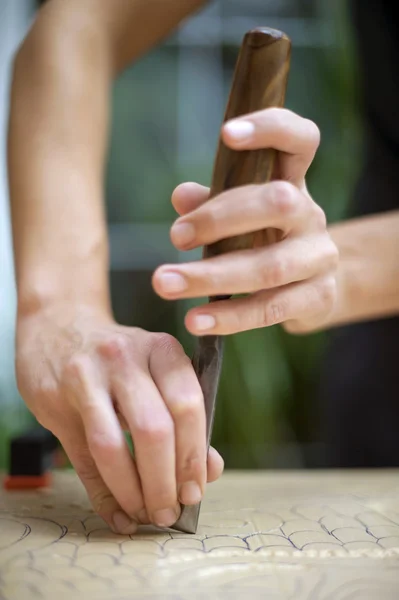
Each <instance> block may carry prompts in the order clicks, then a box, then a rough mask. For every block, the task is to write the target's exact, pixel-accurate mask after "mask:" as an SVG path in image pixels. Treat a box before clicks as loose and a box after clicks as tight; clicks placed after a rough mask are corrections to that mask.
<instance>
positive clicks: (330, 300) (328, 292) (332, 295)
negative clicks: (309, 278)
mask: <svg viewBox="0 0 399 600" xmlns="http://www.w3.org/2000/svg"><path fill="white" fill-rule="evenodd" d="M319 296H320V299H321V301H322V304H323V305H324V306H327V307H331V306H332V305H333V304H334V303H335V300H336V297H337V284H336V280H335V277H333V276H332V275H329V276H328V277H324V278H323V280H322V281H321V282H320V283H319Z"/></svg>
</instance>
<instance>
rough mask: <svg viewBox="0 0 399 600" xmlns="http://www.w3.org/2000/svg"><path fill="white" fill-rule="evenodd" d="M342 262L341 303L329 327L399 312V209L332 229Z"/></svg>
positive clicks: (339, 290) (340, 277)
mask: <svg viewBox="0 0 399 600" xmlns="http://www.w3.org/2000/svg"><path fill="white" fill-rule="evenodd" d="M330 234H331V236H332V239H333V240H334V242H335V243H336V245H337V247H338V249H339V253H340V262H339V268H338V276H337V281H338V302H337V307H336V310H335V312H334V313H333V315H332V317H331V320H330V321H329V322H328V323H326V327H331V326H335V325H340V324H347V323H351V322H356V321H365V320H369V319H379V318H382V317H387V316H393V315H396V314H398V313H399V211H395V212H389V213H384V214H381V215H373V216H370V217H363V218H359V219H356V220H350V221H346V222H343V223H339V224H336V225H333V226H332V227H331V228H330Z"/></svg>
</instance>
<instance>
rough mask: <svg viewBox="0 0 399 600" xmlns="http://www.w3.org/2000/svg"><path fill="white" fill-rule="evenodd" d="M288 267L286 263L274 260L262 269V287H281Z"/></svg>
mask: <svg viewBox="0 0 399 600" xmlns="http://www.w3.org/2000/svg"><path fill="white" fill-rule="evenodd" d="M287 269H288V265H287V261H283V260H282V259H278V258H275V259H274V260H273V261H272V262H271V264H269V265H267V266H264V267H263V269H262V271H261V272H262V286H263V287H266V288H274V287H280V286H281V285H283V283H284V281H285V278H286V273H287Z"/></svg>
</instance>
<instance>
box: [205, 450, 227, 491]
mask: <svg viewBox="0 0 399 600" xmlns="http://www.w3.org/2000/svg"><path fill="white" fill-rule="evenodd" d="M223 470H224V460H223V458H222V457H221V456H220V454H219V452H218V451H217V450H215V448H212V446H211V447H210V448H209V452H208V483H213V482H214V481H216V480H217V479H219V477H220V476H221V475H222V473H223Z"/></svg>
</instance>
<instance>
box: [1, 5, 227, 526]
mask: <svg viewBox="0 0 399 600" xmlns="http://www.w3.org/2000/svg"><path fill="white" fill-rule="evenodd" d="M201 4H202V1H201V0H168V1H166V0H112V1H111V0H68V1H65V0H48V2H47V4H45V5H44V8H43V9H42V10H41V11H40V12H39V15H38V18H37V19H36V21H35V23H34V25H33V27H32V29H31V31H30V33H29V34H28V36H27V38H26V40H25V41H24V42H23V44H22V46H21V48H20V50H19V52H18V54H17V56H16V60H15V67H14V79H13V86H12V98H11V115H10V128H9V176H10V189H11V203H12V220H13V230H14V245H15V260H16V275H17V286H18V318H17V347H16V374H17V381H18V387H19V390H20V392H21V395H22V396H23V398H24V400H25V402H26V404H27V405H28V407H29V408H30V410H31V411H32V412H33V414H34V415H35V416H36V418H37V420H38V421H39V422H40V423H41V424H42V425H43V426H44V427H46V428H47V429H50V430H51V431H52V432H53V433H54V434H55V435H56V436H57V437H58V438H59V440H60V442H61V444H62V445H63V447H64V449H65V451H66V452H67V454H68V456H69V458H70V460H71V462H72V464H73V466H74V467H75V469H76V471H77V473H78V475H79V477H80V478H81V480H82V482H83V484H84V485H85V487H86V490H87V493H88V495H89V497H90V499H91V501H92V504H93V507H94V509H95V510H96V511H97V512H98V514H99V515H100V516H102V517H103V518H104V520H105V521H106V522H107V523H108V524H109V526H110V527H112V528H113V529H114V531H117V532H119V533H125V534H126V533H133V532H134V531H135V530H136V528H137V523H138V522H149V521H151V522H153V523H157V524H158V525H164V526H169V525H172V524H173V523H174V522H175V521H176V519H177V518H178V514H179V511H180V504H179V502H183V503H185V504H196V503H198V502H199V500H200V498H201V497H202V494H203V490H204V486H205V483H206V478H207V477H208V479H209V480H210V479H214V478H216V477H217V476H218V474H220V470H221V468H222V463H221V460H220V457H218V456H217V455H214V454H213V453H210V454H209V455H208V462H207V453H206V435H205V411H204V403H203V398H202V393H201V389H200V387H199V383H198V380H197V377H196V375H195V372H194V370H193V368H192V365H191V361H190V360H189V358H188V357H187V356H186V355H185V353H184V349H183V348H182V347H181V346H180V345H179V344H178V342H177V340H174V339H173V338H172V337H171V336H168V335H166V334H159V333H151V332H146V331H143V330H141V329H138V328H128V327H123V326H120V325H118V324H117V323H115V322H114V321H113V319H112V317H111V314H110V312H111V309H110V300H109V289H108V281H107V279H108V273H107V271H108V243H107V236H106V227H105V218H104V209H103V186H102V183H103V172H104V157H105V153H106V145H107V129H108V112H109V91H110V87H111V83H112V80H113V78H114V76H116V74H117V73H118V72H119V71H120V70H121V69H123V67H124V66H125V65H126V64H127V63H128V62H129V61H131V60H133V59H136V58H137V57H138V56H139V55H140V54H141V53H142V52H144V51H146V50H148V49H149V48H150V46H152V45H153V44H155V42H157V41H158V40H159V39H160V38H161V37H162V36H164V35H165V34H166V33H168V32H169V31H170V30H171V29H172V27H174V26H175V25H177V24H178V22H179V21H180V20H181V19H182V18H183V17H185V16H186V15H188V14H189V13H190V12H191V11H193V10H194V9H195V8H197V7H199V6H200V5H201ZM143 400H145V401H143ZM118 419H120V423H121V424H122V425H123V426H124V427H126V428H127V429H128V430H129V431H130V433H131V435H132V438H133V442H134V447H135V459H136V460H135V461H132V458H131V454H130V452H129V449H128V446H127V444H126V440H125V438H124V436H123V432H122V430H121V426H120V423H119V421H118ZM215 457H216V458H215Z"/></svg>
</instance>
